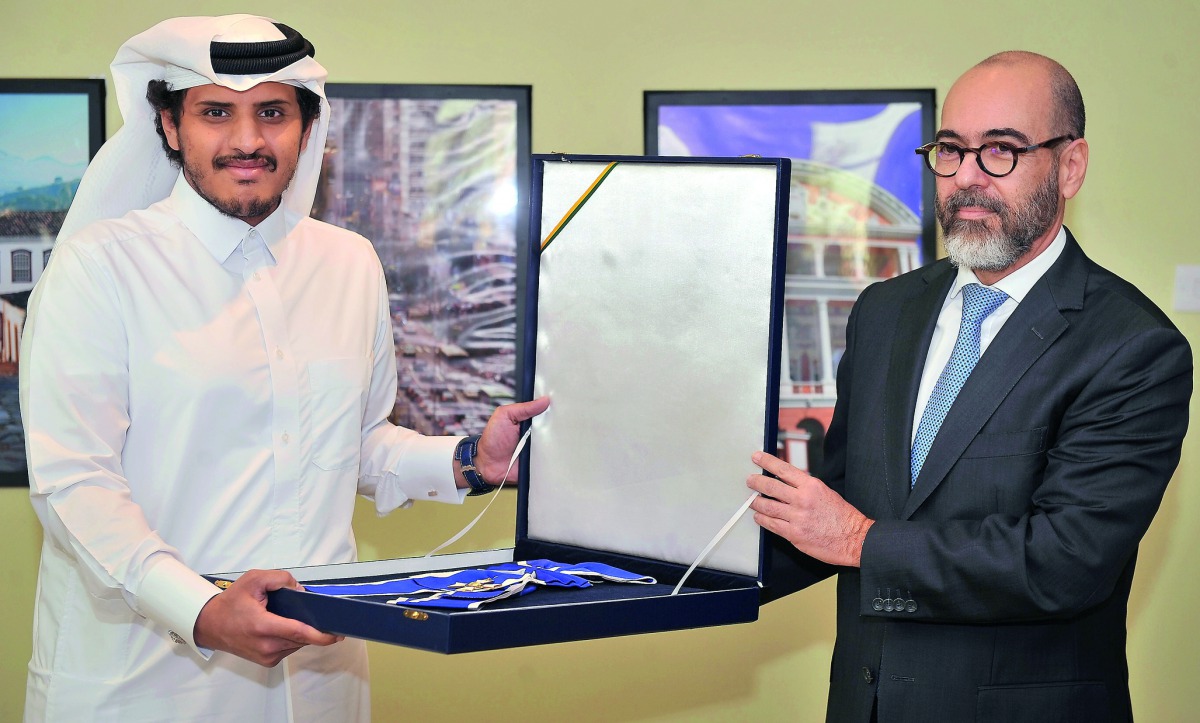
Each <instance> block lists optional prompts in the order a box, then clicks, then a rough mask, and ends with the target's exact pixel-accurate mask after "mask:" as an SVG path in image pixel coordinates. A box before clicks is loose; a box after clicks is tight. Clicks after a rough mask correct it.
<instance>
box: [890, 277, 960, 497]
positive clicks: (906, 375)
mask: <svg viewBox="0 0 1200 723" xmlns="http://www.w3.org/2000/svg"><path fill="white" fill-rule="evenodd" d="M954 275H955V271H954V267H953V266H950V265H949V264H944V265H939V266H935V267H932V268H931V269H930V270H929V272H928V273H927V274H926V275H925V284H926V285H925V288H924V290H922V291H921V293H919V294H917V295H916V296H913V297H912V298H910V299H909V300H908V301H906V302H904V305H903V306H902V307H901V309H900V321H899V324H898V327H897V329H896V336H895V337H894V339H895V341H894V343H893V344H892V354H891V357H890V359H889V363H888V378H887V384H886V385H885V387H884V389H885V390H886V391H885V399H884V405H883V410H884V412H883V413H884V449H885V450H887V452H886V462H885V464H886V467H885V470H884V476H885V478H886V481H887V493H888V501H889V502H890V503H891V505H892V511H893V512H894V513H895V514H896V515H897V516H899V515H900V513H901V511H902V510H903V509H904V506H905V503H906V502H907V500H908V495H909V489H910V488H911V486H912V485H911V479H910V469H909V468H910V464H909V447H910V446H911V444H910V440H911V439H912V416H913V409H914V408H915V407H916V403H917V392H918V390H919V389H920V386H921V369H922V368H923V367H924V366H925V356H926V355H927V354H928V353H929V342H930V340H931V339H932V338H933V330H934V328H935V327H936V326H937V317H938V314H939V312H940V311H941V308H942V303H943V301H944V300H945V298H946V293H947V292H948V291H949V290H950V284H951V283H952V282H953V281H954Z"/></svg>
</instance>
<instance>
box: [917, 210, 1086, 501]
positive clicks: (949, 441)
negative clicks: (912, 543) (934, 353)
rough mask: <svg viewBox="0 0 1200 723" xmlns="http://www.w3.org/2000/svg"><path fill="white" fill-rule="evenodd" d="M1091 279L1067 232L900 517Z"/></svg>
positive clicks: (1059, 329)
mask: <svg viewBox="0 0 1200 723" xmlns="http://www.w3.org/2000/svg"><path fill="white" fill-rule="evenodd" d="M1086 284H1087V268H1086V257H1085V256H1084V255H1083V252H1082V251H1081V250H1080V249H1079V246H1078V245H1077V244H1076V243H1075V239H1074V238H1072V237H1071V235H1070V232H1068V233H1067V246H1066V248H1065V249H1063V253H1062V256H1061V257H1059V259H1058V261H1056V262H1055V264H1054V265H1053V266H1052V267H1050V270H1049V271H1047V272H1046V275H1045V276H1043V277H1042V278H1041V279H1040V280H1039V281H1038V282H1037V283H1036V284H1034V286H1033V288H1032V289H1030V291H1029V294H1028V295H1027V296H1026V297H1025V298H1024V299H1023V300H1022V301H1021V303H1020V304H1019V305H1018V306H1017V308H1016V310H1015V311H1014V312H1013V314H1012V316H1010V317H1009V319H1008V321H1007V322H1005V324H1004V327H1003V328H1002V329H1001V330H1000V333H999V334H997V335H996V338H995V339H993V340H992V343H991V344H990V345H989V346H988V349H987V351H986V352H984V354H983V356H982V357H980V359H979V364H978V365H977V366H976V367H975V370H974V371H973V372H972V373H971V376H970V377H969V378H968V379H967V383H966V384H965V385H963V388H962V391H961V392H959V394H958V397H957V398H956V399H955V400H954V405H953V406H952V407H951V408H950V412H949V413H948V414H947V415H946V419H945V421H944V422H942V427H941V429H940V430H939V431H938V436H937V438H936V439H934V441H933V446H932V447H931V448H930V450H929V456H928V457H926V458H925V464H924V466H923V467H922V468H921V476H920V477H919V478H918V479H917V483H916V485H915V486H914V488H913V491H912V494H911V495H909V498H908V501H907V503H906V505H905V507H904V510H903V513H902V514H901V519H908V518H909V517H911V516H912V514H913V513H914V512H915V511H916V510H917V509H918V508H919V507H920V506H921V504H922V503H924V502H925V500H926V499H928V498H929V496H930V495H931V494H933V492H934V490H936V489H937V488H938V486H939V485H940V484H941V483H942V482H943V480H945V478H946V475H947V474H948V473H949V472H950V469H951V468H952V467H953V466H954V464H955V463H956V462H957V461H958V459H959V457H961V456H962V454H963V452H964V451H965V450H966V448H967V446H968V445H969V444H970V443H971V441H972V440H974V439H975V436H976V435H978V434H979V431H980V430H981V429H983V426H984V424H986V423H987V420H988V419H990V418H991V416H992V414H993V413H995V411H996V408H997V407H999V406H1000V404H1001V403H1003V401H1004V400H1005V398H1006V397H1007V396H1008V393H1009V392H1010V391H1012V389H1013V387H1015V386H1016V384H1017V382H1018V381H1019V380H1020V379H1021V377H1022V376H1024V375H1025V373H1026V372H1027V371H1029V368H1030V367H1031V366H1033V364H1034V362H1036V361H1037V360H1038V358H1040V357H1041V356H1042V354H1044V353H1045V352H1046V350H1047V349H1049V348H1050V346H1051V345H1053V344H1054V342H1055V341H1057V340H1058V338H1059V337H1060V336H1062V333H1063V332H1064V331H1066V330H1067V327H1068V326H1069V323H1068V321H1067V319H1066V318H1065V317H1064V316H1063V315H1062V310H1063V309H1078V308H1082V306H1083V293H1084V290H1085V287H1086ZM917 374H918V377H919V374H920V370H919V369H918V370H917ZM905 449H907V447H905Z"/></svg>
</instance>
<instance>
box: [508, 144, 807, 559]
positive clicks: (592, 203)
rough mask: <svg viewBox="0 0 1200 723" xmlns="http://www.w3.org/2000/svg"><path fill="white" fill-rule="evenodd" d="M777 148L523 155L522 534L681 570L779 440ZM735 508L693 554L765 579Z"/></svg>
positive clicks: (782, 199)
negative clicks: (530, 405)
mask: <svg viewBox="0 0 1200 723" xmlns="http://www.w3.org/2000/svg"><path fill="white" fill-rule="evenodd" d="M789 165H790V162H789V161H788V160H786V159H763V158H742V159H714V158H645V157H619V156H562V155H552V156H549V155H539V156H534V167H533V192H532V195H531V236H532V237H533V241H534V244H533V246H534V247H533V248H532V250H531V253H530V256H529V269H528V273H527V275H526V293H525V296H524V312H523V319H524V331H523V344H524V348H523V355H524V360H525V361H524V367H523V371H524V379H523V380H522V384H523V388H522V392H523V395H524V396H525V398H530V397H531V396H541V395H549V396H550V397H551V400H552V402H551V407H550V409H549V411H547V412H546V413H545V414H543V415H542V416H541V417H539V418H537V419H536V420H535V421H534V422H533V433H532V436H531V439H530V450H529V453H528V454H527V455H526V456H525V457H524V459H523V462H522V469H521V481H520V494H521V499H520V503H519V511H518V515H519V519H518V530H517V537H518V547H520V546H521V542H522V540H531V541H544V542H550V543H555V544H564V545H570V546H574V547H580V548H590V549H595V550H600V551H606V552H611V553H615V554H620V555H627V556H633V557H641V558H648V559H653V560H660V561H666V562H669V563H676V564H679V565H685V566H686V565H689V564H691V563H692V562H693V561H694V560H695V559H696V556H697V555H698V554H699V553H700V552H701V550H702V549H703V548H704V547H705V545H706V544H707V543H708V542H709V541H710V540H711V539H712V537H713V535H714V534H716V533H717V531H718V530H720V529H721V527H722V526H723V525H724V524H725V523H726V522H727V521H728V520H729V518H730V516H731V515H732V514H733V513H734V512H735V511H736V510H737V509H738V508H739V507H740V506H741V505H742V503H743V502H745V500H746V498H747V497H749V495H750V491H749V490H748V489H747V488H746V486H745V480H746V478H747V477H748V476H749V475H751V474H754V473H756V472H759V471H760V470H759V469H758V468H757V467H755V466H754V465H753V464H752V463H751V462H750V455H751V453H752V452H754V451H755V450H759V449H767V450H773V449H774V448H775V446H776V444H777V442H776V425H777V411H778V410H777V407H778V380H779V359H780V348H781V304H782V297H783V272H784V268H783V267H784V263H783V260H784V254H785V250H786V222H787V203H788V187H787V183H788V178H789V170H790V169H789ZM764 534H765V533H763V532H762V531H761V530H760V528H759V527H758V526H757V525H755V524H754V521H753V519H752V516H751V515H750V514H746V515H744V516H743V517H742V518H741V519H740V520H739V521H738V522H737V523H736V524H735V525H734V526H733V528H732V529H731V530H730V531H729V533H728V535H727V536H726V537H725V539H724V540H723V541H722V542H721V544H720V545H719V546H717V547H716V548H715V549H714V550H713V551H712V553H711V554H710V555H709V556H708V557H707V559H706V562H705V563H704V566H705V567H708V568H711V569H713V570H718V571H723V572H728V573H734V574H737V575H745V576H749V577H757V578H759V579H761V570H762V566H763V550H764V542H763V540H764Z"/></svg>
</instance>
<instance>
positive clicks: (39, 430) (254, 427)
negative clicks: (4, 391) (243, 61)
mask: <svg viewBox="0 0 1200 723" xmlns="http://www.w3.org/2000/svg"><path fill="white" fill-rule="evenodd" d="M22 352H23V357H24V358H23V359H22V360H21V407H22V414H23V417H24V422H25V434H26V439H27V450H28V457H29V470H30V494H31V497H32V500H33V506H34V509H35V510H36V512H37V515H38V517H39V518H40V519H41V522H42V525H43V527H44V528H45V540H44V545H43V552H42V562H41V568H40V572H39V581H38V597H37V604H36V606H37V609H36V619H35V630H34V654H33V659H32V661H31V662H30V675H29V692H28V702H27V715H28V716H29V717H31V718H39V717H41V716H44V717H46V718H47V719H51V720H85V719H86V720H119V721H122V723H124V722H125V721H135V720H143V719H145V720H182V719H187V718H189V717H193V716H194V717H203V716H206V715H210V714H212V713H213V710H214V707H215V709H217V710H220V711H221V717H222V718H225V719H229V720H287V719H294V720H303V719H320V718H321V715H322V713H321V711H320V710H319V709H314V708H312V704H314V702H313V701H305V700H304V692H305V687H306V686H308V687H311V688H313V689H316V688H321V692H320V693H319V695H317V696H316V698H317V699H319V700H317V701H316V703H315V704H316V705H328V706H331V707H330V708H329V709H328V710H330V711H336V719H338V720H347V719H353V718H354V712H353V711H354V710H355V706H358V705H359V703H361V704H362V705H361V708H360V710H361V711H362V712H364V713H365V711H366V710H367V707H366V701H365V696H366V667H365V654H364V648H363V646H362V644H361V642H359V641H346V642H344V643H339V644H337V645H334V646H332V647H331V648H306V649H305V650H304V651H301V653H298V654H296V655H293V656H292V657H290V658H288V659H287V663H286V664H284V665H280V666H278V667H276V668H274V669H267V668H262V667H259V666H257V665H254V664H251V663H248V662H246V661H243V660H240V659H237V658H235V657H233V656H231V655H227V654H224V653H216V654H212V653H211V651H206V650H202V649H198V648H196V647H195V644H194V641H193V639H192V633H193V627H194V625H195V622H196V618H197V616H198V614H199V611H200V609H201V608H202V607H203V606H204V604H205V603H206V602H207V601H208V600H209V599H210V598H211V597H212V596H213V595H214V594H216V593H217V589H216V588H215V587H214V586H213V585H211V584H209V583H208V582H207V581H205V580H204V579H203V578H201V577H200V576H199V573H205V572H220V571H233V570H245V569H249V568H252V567H256V568H281V567H293V566H300V565H314V564H325V563H337V562H349V561H353V560H354V559H355V556H356V551H355V543H354V535H353V532H352V530H351V518H352V515H353V511H354V500H355V495H356V494H362V495H365V496H367V497H371V498H373V499H374V501H375V503H376V506H377V508H378V510H379V512H380V513H381V514H384V513H387V512H390V511H391V510H393V509H395V508H396V507H400V506H407V505H409V504H411V502H410V501H411V500H413V499H429V500H436V501H442V502H459V501H461V500H462V498H463V496H464V495H465V492H464V491H460V490H458V489H456V488H455V485H454V480H453V476H452V453H453V448H454V445H455V443H456V442H457V439H458V438H454V437H424V436H422V435H419V434H417V433H416V432H413V431H411V430H407V429H403V428H398V427H395V426H393V425H391V424H390V423H388V422H387V421H386V417H387V415H388V414H389V413H390V412H391V409H392V407H393V405H394V403H395V399H396V386H397V381H396V369H395V349H394V345H393V337H392V326H391V314H390V311H389V308H388V296H387V290H386V288H385V284H384V277H383V270H382V268H381V266H380V264H379V260H378V258H377V257H376V255H375V252H374V249H373V248H372V246H371V244H370V243H369V242H368V241H367V240H366V239H364V238H362V237H361V236H358V235H357V234H354V233H351V232H349V231H345V230H343V229H339V228H335V227H333V226H329V225H327V224H324V223H321V222H319V221H315V220H312V219H308V218H303V219H300V218H294V217H291V216H289V215H288V213H287V212H286V211H284V210H283V209H280V210H277V211H276V212H275V213H274V214H272V215H271V216H270V217H268V218H267V219H265V220H264V221H263V222H262V223H260V224H259V225H258V226H257V227H250V226H248V225H247V224H245V223H244V222H242V221H239V220H237V219H234V218H231V217H228V216H224V215H222V214H220V213H219V212H217V211H216V210H215V209H214V208H213V207H212V206H210V205H209V204H208V203H207V202H206V201H204V200H203V199H201V198H200V197H199V196H197V195H196V193H195V192H194V191H193V190H192V188H191V187H190V186H189V185H188V184H187V183H186V181H184V180H183V179H182V176H181V178H180V181H179V182H178V183H177V184H176V186H175V188H174V191H173V192H172V195H171V196H170V197H169V198H167V199H165V200H164V201H162V202H159V203H157V204H155V205H153V206H151V207H150V208H148V209H146V210H144V211H136V212H133V213H131V214H129V215H127V216H125V217H124V218H122V219H119V220H114V221H104V222H100V223H96V224H93V225H91V226H88V227H87V228H85V229H84V230H83V231H82V232H80V233H79V234H77V235H75V236H73V237H72V238H70V239H68V240H66V241H65V242H63V243H61V244H59V245H58V246H57V247H56V248H55V250H54V253H53V258H52V260H51V263H50V264H49V267H48V268H47V270H46V272H45V274H44V275H43V276H42V278H41V279H40V281H39V283H38V285H37V288H36V289H35V291H34V293H33V296H32V298H31V299H30V305H29V316H28V321H27V323H26V326H25V332H24V339H23V347H22ZM210 655H211V659H208V658H209V656H210ZM339 656H340V657H339ZM339 686H340V687H339ZM289 697H290V700H289ZM306 706H307V707H306ZM326 712H328V711H326Z"/></svg>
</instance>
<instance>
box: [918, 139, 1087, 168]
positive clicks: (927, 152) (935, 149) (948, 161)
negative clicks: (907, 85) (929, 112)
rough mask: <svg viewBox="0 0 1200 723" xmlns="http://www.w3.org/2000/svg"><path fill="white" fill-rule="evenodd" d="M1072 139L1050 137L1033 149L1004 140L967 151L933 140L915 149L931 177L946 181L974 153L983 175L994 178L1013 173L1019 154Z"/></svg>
mask: <svg viewBox="0 0 1200 723" xmlns="http://www.w3.org/2000/svg"><path fill="white" fill-rule="evenodd" d="M1073 140H1075V137H1074V136H1059V137H1057V138H1051V139H1050V140H1048V141H1044V142H1042V143H1035V144H1033V145H1032V146H1025V147H1024V148H1022V147H1020V146H1014V145H1013V144H1011V143H1004V142H1003V141H993V142H991V143H984V144H983V145H982V146H979V147H978V148H970V147H965V146H960V145H956V144H954V143H947V142H945V141H934V142H933V143H926V144H925V145H923V146H921V147H920V148H918V149H917V151H916V152H917V155H920V156H924V157H925V165H926V166H928V167H929V170H931V171H933V175H935V176H941V177H942V178H949V177H950V176H953V175H954V174H955V173H958V169H959V167H960V166H961V165H962V162H963V158H966V155H967V154H968V153H974V154H975V161H976V162H977V163H978V164H979V167H980V168H981V169H983V172H984V173H986V174H988V175H989V176H992V177H994V178H1003V177H1004V176H1007V175H1008V174H1010V173H1012V172H1013V171H1014V170H1016V168H1017V158H1018V157H1019V156H1020V155H1021V154H1022V153H1030V152H1032V151H1036V150H1037V149H1039V148H1049V147H1051V146H1053V145H1055V144H1058V143H1062V142H1063V141H1073Z"/></svg>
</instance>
